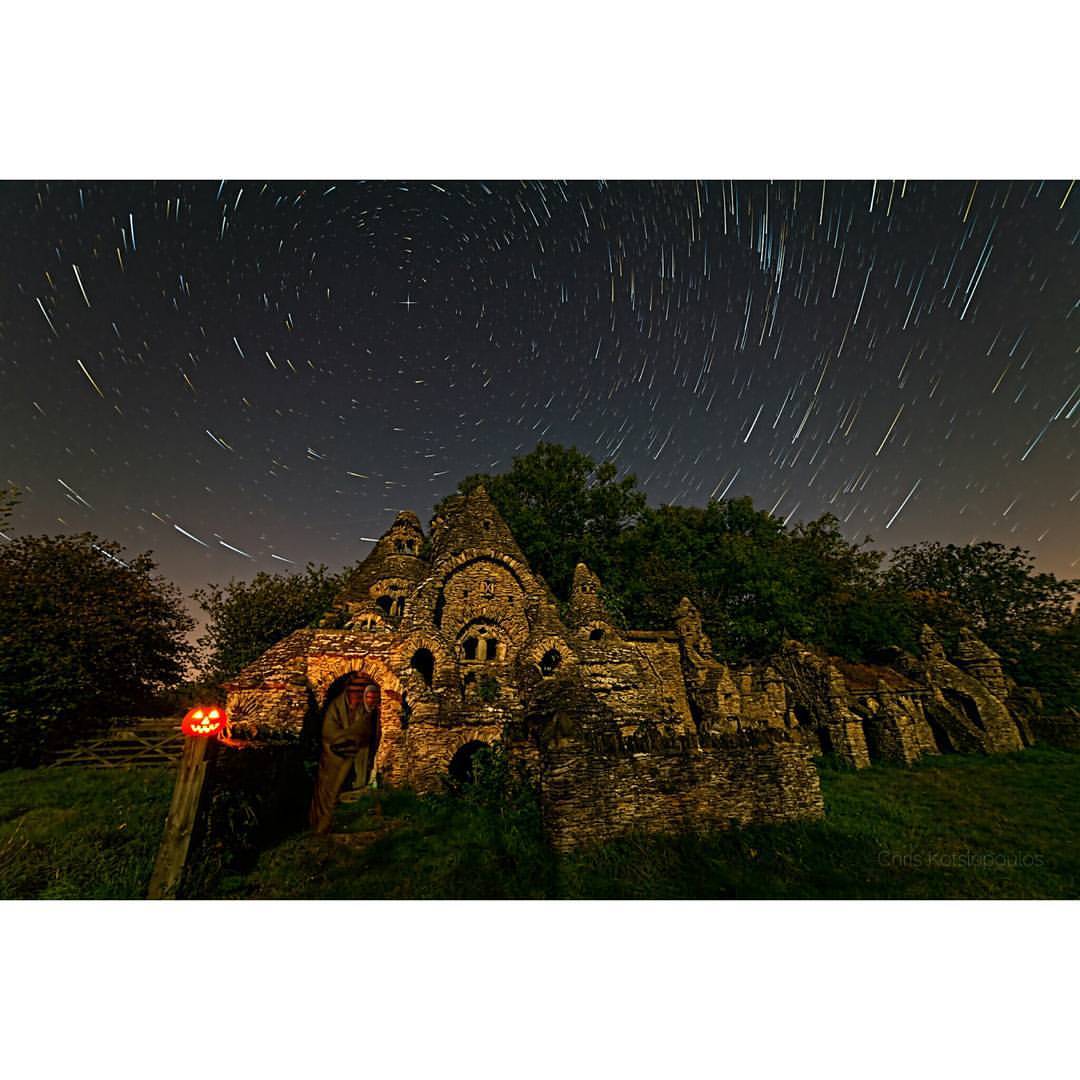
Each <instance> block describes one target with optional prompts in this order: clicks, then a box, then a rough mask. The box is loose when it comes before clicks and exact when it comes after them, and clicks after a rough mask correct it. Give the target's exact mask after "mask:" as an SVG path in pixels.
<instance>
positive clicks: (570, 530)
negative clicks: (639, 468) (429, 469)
mask: <svg viewBox="0 0 1080 1080" xmlns="http://www.w3.org/2000/svg"><path fill="white" fill-rule="evenodd" d="M617 475H618V470H617V469H616V467H615V465H614V464H613V463H612V462H610V461H605V462H602V463H600V464H597V463H596V462H595V461H594V460H593V459H592V458H591V457H589V456H588V455H587V454H584V453H582V452H581V451H580V450H578V449H577V448H576V447H569V448H567V447H565V446H560V445H559V444H557V443H543V442H542V443H539V444H537V446H536V449H535V450H533V451H532V452H531V453H528V454H525V455H524V456H522V457H516V458H514V463H513V466H512V467H511V468H510V470H509V471H508V472H505V473H502V474H499V475H497V476H491V475H490V474H487V473H477V474H473V475H472V476H467V477H466V478H465V479H464V480H462V481H461V483H460V484H459V485H458V492H460V493H463V494H464V493H467V492H469V491H472V490H473V489H474V488H476V487H478V486H480V485H481V484H483V486H484V487H485V488H486V489H487V493H488V495H490V496H491V500H492V502H494V503H495V505H496V506H497V507H498V509H499V512H500V513H501V514H502V516H503V517H504V518H505V519H506V523H507V525H509V526H510V531H511V532H512V533H513V534H514V538H515V539H516V540H517V542H518V544H519V545H520V547H521V550H522V551H523V552H524V553H525V556H526V558H528V560H529V562H530V564H531V565H532V568H533V569H534V570H536V571H537V572H538V573H539V574H541V575H542V576H543V578H544V580H545V581H547V583H548V585H550V586H551V588H552V591H553V592H554V593H555V595H556V596H558V597H560V598H561V599H564V600H565V599H566V598H567V597H568V596H569V594H570V586H571V584H572V582H573V578H574V567H575V566H576V565H577V563H579V562H586V563H588V564H589V566H590V567H592V569H593V570H595V571H596V572H597V573H598V574H599V575H600V577H601V578H602V579H603V578H604V577H605V576H606V575H607V573H608V572H609V571H610V570H611V569H612V566H613V563H614V560H615V558H616V551H617V548H618V543H619V537H620V535H621V533H622V531H623V530H624V529H625V528H627V527H628V526H629V525H631V524H633V523H634V522H635V521H636V520H637V519H638V518H639V517H640V515H641V514H642V513H643V512H644V510H645V495H644V493H643V492H641V491H638V490H637V479H636V478H635V477H634V476H633V474H631V475H629V476H626V477H624V478H623V479H622V480H617V479H616V477H617ZM443 508H444V503H440V504H439V506H437V507H436V508H435V512H436V514H438V513H439V512H440V511H442V510H443Z"/></svg>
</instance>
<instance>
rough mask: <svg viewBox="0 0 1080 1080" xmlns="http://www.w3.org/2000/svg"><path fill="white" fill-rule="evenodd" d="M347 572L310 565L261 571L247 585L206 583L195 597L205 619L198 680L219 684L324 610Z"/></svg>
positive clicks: (233, 582) (241, 583)
mask: <svg viewBox="0 0 1080 1080" xmlns="http://www.w3.org/2000/svg"><path fill="white" fill-rule="evenodd" d="M346 573H347V571H342V572H341V573H339V574H332V573H331V572H330V571H329V570H328V569H327V568H326V567H325V566H315V565H313V564H312V563H308V565H307V566H306V567H305V568H304V570H303V571H301V572H300V573H294V574H268V573H267V572H266V571H265V570H264V571H260V572H259V573H258V574H256V575H255V577H254V578H252V580H251V581H230V582H229V583H228V584H227V585H208V586H207V587H206V588H205V589H199V590H197V591H196V592H195V593H194V597H193V598H194V599H195V600H196V601H197V602H198V603H199V605H200V607H201V608H202V609H203V611H205V612H206V613H207V614H208V615H209V616H210V618H209V621H208V623H207V627H206V633H205V635H204V636H202V637H200V638H199V646H200V648H201V649H202V650H203V658H202V665H203V672H202V675H203V678H204V679H205V680H206V681H208V682H221V681H223V680H224V679H228V678H230V677H231V676H233V675H235V674H236V673H237V672H238V671H239V670H240V669H241V668H243V667H245V666H246V665H248V664H250V663H251V662H252V661H253V660H257V659H258V658H259V657H260V656H261V655H262V654H263V653H264V652H266V650H267V649H269V648H270V646H271V645H273V644H275V643H276V642H278V641H280V640H281V639H282V638H284V637H287V636H288V635H289V634H291V633H292V632H293V631H294V630H299V629H301V628H303V627H305V626H307V625H309V624H310V623H311V622H312V621H314V620H315V619H317V618H319V617H320V616H321V615H323V614H324V613H325V612H326V609H327V608H328V607H329V606H330V604H331V602H332V601H333V599H334V597H335V596H336V595H337V593H338V592H339V591H340V589H341V585H342V581H343V580H344V577H345V575H346Z"/></svg>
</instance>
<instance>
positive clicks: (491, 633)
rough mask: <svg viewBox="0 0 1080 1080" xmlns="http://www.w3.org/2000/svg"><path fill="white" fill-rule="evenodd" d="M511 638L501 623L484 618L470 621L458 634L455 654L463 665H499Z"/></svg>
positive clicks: (505, 656)
mask: <svg viewBox="0 0 1080 1080" xmlns="http://www.w3.org/2000/svg"><path fill="white" fill-rule="evenodd" d="M512 642H513V636H512V634H511V633H510V631H509V630H508V627H507V626H504V625H503V624H502V623H501V622H498V621H497V620H495V619H488V618H486V617H484V616H480V617H477V618H475V619H470V621H469V622H467V623H465V624H464V625H463V626H462V627H461V630H460V631H459V632H458V637H457V642H456V644H455V653H456V656H457V658H458V660H459V661H463V662H465V663H501V662H502V661H504V660H505V659H507V647H508V646H509V645H511V644H512Z"/></svg>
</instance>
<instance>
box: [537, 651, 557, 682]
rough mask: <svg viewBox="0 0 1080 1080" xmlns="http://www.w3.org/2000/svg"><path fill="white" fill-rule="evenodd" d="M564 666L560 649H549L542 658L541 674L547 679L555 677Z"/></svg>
mask: <svg viewBox="0 0 1080 1080" xmlns="http://www.w3.org/2000/svg"><path fill="white" fill-rule="evenodd" d="M561 664H562V653H561V652H559V650H558V649H554V648H553V649H548V651H547V652H546V653H544V655H543V656H541V657H540V665H539V667H540V674H541V675H543V676H544V677H545V678H547V677H549V676H551V675H554V674H555V672H556V671H557V670H558V669H559V666H560V665H561Z"/></svg>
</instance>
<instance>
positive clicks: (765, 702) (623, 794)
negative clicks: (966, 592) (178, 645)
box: [226, 488, 1024, 848]
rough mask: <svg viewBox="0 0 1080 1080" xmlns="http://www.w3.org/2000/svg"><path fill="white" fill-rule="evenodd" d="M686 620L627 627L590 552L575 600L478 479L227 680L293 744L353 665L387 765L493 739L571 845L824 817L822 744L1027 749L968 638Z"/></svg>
mask: <svg viewBox="0 0 1080 1080" xmlns="http://www.w3.org/2000/svg"><path fill="white" fill-rule="evenodd" d="M674 616H675V618H674V625H675V628H674V629H673V630H629V629H625V628H623V627H621V626H619V625H618V623H617V621H616V620H614V619H613V618H612V616H611V614H610V613H609V611H608V610H607V608H606V607H605V604H604V601H603V596H602V590H601V583H600V582H599V580H598V579H597V577H596V575H595V574H593V573H592V572H591V571H590V570H589V568H588V567H586V566H585V565H584V564H580V565H579V566H578V567H577V569H576V571H575V574H574V580H573V587H572V592H571V596H570V599H569V602H568V603H566V604H565V605H560V603H559V602H558V601H557V599H556V598H555V596H554V595H553V594H552V592H551V591H550V589H549V588H548V586H547V585H546V583H545V582H544V581H543V579H542V578H540V577H539V576H538V575H536V574H535V573H533V571H532V570H531V569H530V567H529V565H528V563H527V561H526V559H525V556H524V555H523V554H522V552H521V550H520V548H519V547H518V545H517V542H516V541H515V540H514V537H513V536H512V535H511V533H510V530H509V528H508V527H507V525H506V523H505V521H504V520H503V518H502V517H501V515H500V514H499V512H498V510H497V509H496V508H495V505H494V504H493V503H492V501H491V499H490V498H489V497H488V495H487V493H486V492H485V491H484V489H483V488H477V489H475V490H474V491H473V492H471V493H470V494H468V495H459V496H455V497H453V498H452V499H450V500H448V502H447V503H446V509H445V513H444V514H443V515H442V516H440V517H436V518H435V519H434V520H433V521H432V522H431V531H430V535H429V536H425V535H424V532H423V529H422V527H421V525H420V521H419V519H418V518H417V517H416V515H415V514H413V513H410V512H408V511H403V512H401V513H399V514H398V515H397V517H396V518H395V520H394V522H393V524H392V525H391V526H390V528H389V529H388V530H387V532H386V533H385V534H384V535H383V536H382V537H381V539H380V540H379V541H378V542H377V543H376V545H375V547H374V549H373V550H372V551H371V553H370V555H369V556H368V557H367V559H365V560H364V562H363V563H362V564H361V565H360V566H359V568H358V569H357V570H356V571H355V572H354V573H353V575H352V576H351V578H350V579H349V580H348V581H347V582H346V584H345V587H344V588H343V590H342V592H341V594H340V595H339V596H338V597H337V599H336V600H335V602H334V604H333V607H332V608H331V610H330V611H329V612H327V614H326V616H325V617H324V618H323V619H322V620H321V622H320V624H319V625H318V626H317V627H313V628H309V629H304V630H298V631H296V632H295V633H293V634H291V635H290V636H289V637H288V638H286V639H284V640H283V641H281V642H279V643H278V644H277V645H275V646H273V647H272V648H271V649H270V650H268V651H267V652H266V653H265V654H264V655H263V656H262V657H260V658H259V659H258V660H257V661H256V662H255V663H253V664H251V665H250V666H249V667H247V668H246V669H245V670H243V671H242V672H241V673H240V674H239V675H237V676H236V678H235V679H233V680H232V681H231V682H230V683H228V684H227V686H226V689H227V691H228V696H227V701H226V706H227V708H228V710H229V714H230V716H231V717H232V720H233V727H234V731H235V732H236V733H237V734H240V735H242V736H246V737H248V738H264V739H265V738H268V737H269V738H273V739H276V740H281V739H285V740H288V739H290V738H297V739H298V738H299V736H300V735H301V734H302V733H303V732H304V730H305V729H307V730H309V731H310V730H312V729H314V728H316V727H317V725H318V723H319V718H320V716H321V714H322V711H323V710H324V709H325V707H326V704H327V703H328V701H329V700H330V699H331V698H332V697H333V696H334V695H335V694H336V693H338V692H339V691H340V688H341V687H342V685H343V683H344V680H345V679H346V678H347V677H348V675H349V674H350V673H351V672H360V673H362V674H364V675H366V676H368V677H369V678H370V679H371V680H372V681H374V682H376V683H377V684H378V686H379V687H380V690H381V695H382V707H381V714H380V723H379V729H380V730H379V733H378V739H377V746H376V751H375V762H374V769H375V772H376V774H377V775H378V777H379V779H380V782H381V783H385V784H390V785H399V786H408V787H411V788H413V789H415V790H417V791H420V792H432V791H437V790H440V789H441V788H442V787H443V785H444V783H445V781H446V778H447V776H448V775H455V774H456V775H458V776H464V775H466V774H467V773H468V771H469V761H470V758H471V755H472V754H473V753H474V752H475V751H476V750H477V749H478V748H479V747H481V746H485V745H490V744H493V743H495V742H499V743H501V744H502V746H504V747H505V748H506V750H507V752H508V753H509V754H510V755H511V756H512V757H513V758H515V759H516V760H518V761H519V762H521V763H522V764H523V765H524V766H525V767H526V768H527V769H528V770H529V772H530V773H531V775H532V776H533V777H534V779H535V780H536V782H537V783H538V785H539V788H540V793H541V801H542V805H543V809H544V814H545V822H546V826H547V828H548V831H549V834H550V835H551V837H552V840H553V842H554V843H555V844H556V846H558V847H560V848H568V847H571V846H573V845H576V844H579V843H583V842H590V841H598V840H604V839H608V838H610V837H613V836H616V835H618V834H620V833H623V832H626V831H630V830H646V831H677V830H682V829H693V828H704V827H716V826H726V825H729V824H744V823H750V822H779V821H788V820H794V819H799V818H809V817H816V816H820V815H821V814H822V812H823V806H822V800H821V792H820V786H819V782H818V776H817V772H816V769H815V768H814V765H813V763H812V760H811V758H812V755H813V754H816V753H820V752H821V751H823V750H824V751H826V752H831V753H834V754H837V755H838V756H840V757H841V758H843V759H844V760H846V761H848V762H849V763H850V764H852V765H854V766H857V767H858V766H863V765H866V764H868V763H869V761H870V760H871V759H873V758H875V757H880V758H884V759H888V760H896V761H903V762H911V761H914V760H916V759H917V758H918V757H920V756H921V755H922V754H926V753H938V752H941V751H943V750H960V751H970V750H977V751H983V752H993V751H1001V750H1011V749H1018V748H1020V746H1022V745H1023V742H1024V735H1023V733H1022V727H1021V725H1020V724H1019V723H1018V722H1017V720H1016V719H1015V717H1014V715H1013V713H1012V712H1011V711H1010V709H1009V706H1008V704H1007V701H1008V698H1009V696H1010V692H1011V690H1012V688H1011V687H1010V686H1009V684H1008V681H1007V680H1006V678H1005V676H1004V675H1003V673H1002V671H1001V665H1000V662H999V661H998V659H997V657H996V656H995V655H994V654H993V653H992V652H990V650H988V649H987V648H986V647H985V646H984V645H982V643H981V642H978V641H977V640H976V639H974V638H965V640H964V643H963V648H962V649H961V650H960V652H961V654H962V655H958V656H957V657H956V658H955V662H953V661H950V660H949V659H948V658H947V657H946V656H945V654H944V651H943V649H942V648H941V645H940V643H939V642H937V641H936V639H934V638H933V635H932V634H930V632H929V631H927V632H926V635H928V636H925V639H924V649H923V653H924V655H923V657H922V658H916V657H913V656H907V655H902V654H898V655H897V657H896V662H895V663H894V664H891V665H890V666H889V667H880V668H869V667H866V666H859V667H856V666H853V665H847V666H846V669H845V667H844V666H842V665H840V664H839V662H837V661H833V660H831V659H830V658H828V657H823V656H820V655H818V654H817V653H815V652H814V651H812V650H810V649H807V648H804V647H802V646H800V645H799V644H798V643H796V642H791V643H789V644H788V645H787V646H786V647H785V648H784V649H783V650H782V651H781V653H780V654H779V655H778V656H776V657H775V658H774V659H773V661H772V662H771V663H768V664H764V665H750V666H745V667H733V666H731V665H728V664H726V663H724V662H722V661H721V660H719V659H717V658H716V657H715V656H714V654H713V650H712V646H711V644H710V642H709V639H708V637H707V636H706V635H705V633H704V632H703V630H702V625H701V617H700V615H699V613H698V612H697V610H696V609H695V608H694V606H693V605H692V604H691V603H690V601H688V600H683V601H682V603H681V604H680V605H679V607H678V608H677V610H676V612H675V613H674Z"/></svg>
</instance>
